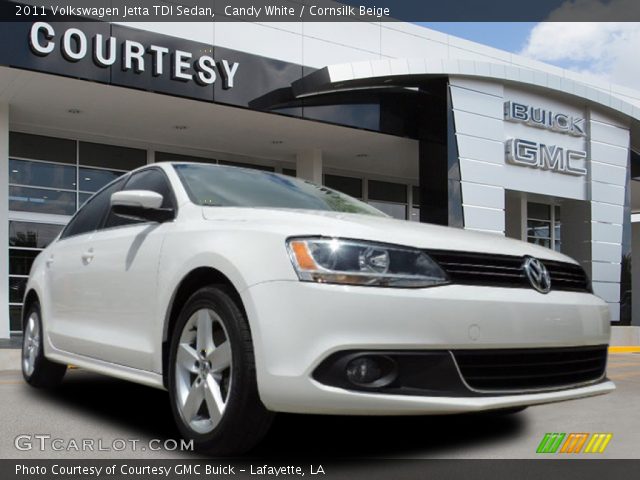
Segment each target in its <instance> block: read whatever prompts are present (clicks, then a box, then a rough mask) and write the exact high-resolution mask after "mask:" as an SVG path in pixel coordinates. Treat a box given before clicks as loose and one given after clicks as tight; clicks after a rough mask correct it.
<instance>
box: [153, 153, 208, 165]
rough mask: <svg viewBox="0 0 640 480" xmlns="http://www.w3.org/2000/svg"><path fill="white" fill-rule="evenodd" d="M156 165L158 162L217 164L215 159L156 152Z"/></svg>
mask: <svg viewBox="0 0 640 480" xmlns="http://www.w3.org/2000/svg"><path fill="white" fill-rule="evenodd" d="M155 161H156V163H160V162H198V163H218V161H217V160H216V159H215V158H204V157H192V156H191V155H178V154H177V153H167V152H156V158H155Z"/></svg>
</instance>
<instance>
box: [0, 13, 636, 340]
mask: <svg viewBox="0 0 640 480" xmlns="http://www.w3.org/2000/svg"><path fill="white" fill-rule="evenodd" d="M639 120H640V91H636V90H631V89H628V88H623V87H620V86H617V85H613V84H610V83H605V82H602V81H599V80H594V79H593V78H590V77H587V76H584V75H581V74H578V73H575V72H571V71H567V70H563V69H561V68H557V67H554V66H550V65H546V64H543V63H540V62H535V61H532V60H530V59H527V58H524V57H521V56H518V55H515V54H511V53H508V52H504V51H501V50H496V49H494V48H489V47H487V46H484V45H480V44H477V43H473V42H469V41H467V40H462V39H459V38H455V37H452V36H449V35H445V34H443V33H439V32H436V31H433V30H429V29H427V28H423V27H421V26H418V25H414V24H410V23H403V22H364V21H354V22H350V23H344V22H340V23H320V22H318V23H296V22H286V23H252V22H219V23H215V24H214V23H166V22H165V23H154V24H132V23H127V24H122V23H109V22H84V21H80V20H79V21H75V22H72V21H68V22H51V23H47V22H44V21H38V19H37V18H33V21H31V22H24V23H20V22H12V23H5V24H3V25H1V26H0V172H1V175H0V217H1V218H2V219H3V220H2V222H0V251H2V252H4V254H2V255H1V256H0V309H2V310H1V311H2V314H1V315H0V338H7V337H9V336H10V333H13V332H17V331H19V330H20V309H21V305H22V298H23V293H24V286H25V283H26V279H27V276H28V274H29V268H30V265H31V263H32V261H33V259H34V258H35V256H36V255H38V253H39V251H41V250H42V249H43V248H44V247H46V245H47V244H48V243H49V242H51V241H52V240H53V239H54V238H55V237H56V235H57V234H58V233H59V231H60V230H61V228H62V227H63V226H64V225H65V224H66V222H68V220H69V219H70V218H71V215H73V213H74V212H75V211H76V209H77V208H78V207H79V206H81V205H82V204H83V202H84V201H85V200H86V199H87V198H88V197H89V196H90V195H91V194H92V193H93V192H95V191H97V190H98V189H99V188H101V187H102V186H103V185H105V184H106V183H107V182H109V181H111V180H112V179H114V178H116V177H117V176H119V175H122V174H123V173H124V172H127V171H129V170H132V169H135V168H137V167H139V166H141V165H145V164H148V163H154V162H162V161H171V160H174V161H184V160H188V161H197V162H207V163H219V164H228V165H240V166H246V167H251V168H257V169H261V170H265V171H271V172H277V173H283V174H286V175H292V176H298V177H302V178H305V179H309V180H312V181H315V182H319V183H323V184H325V185H327V186H330V187H332V188H335V189H337V190H340V191H343V192H346V193H348V194H349V195H352V196H354V197H357V198H360V199H362V200H364V201H365V202H368V203H370V204H372V205H374V206H375V207H377V208H379V209H380V210H382V211H384V212H386V213H387V214H389V215H391V216H393V217H396V218H402V219H406V220H408V221H416V222H429V223H436V224H441V225H449V226H452V227H456V228H464V229H468V230H477V231H482V232H487V234H489V235H506V236H508V237H513V238H518V239H522V240H524V241H528V242H533V243H537V244H539V245H543V246H546V247H548V248H552V249H555V250H559V251H561V252H563V253H566V254H568V255H570V256H572V257H573V258H575V259H577V260H578V261H579V262H580V263H581V264H582V265H583V266H584V268H585V269H586V271H587V273H588V274H589V276H590V278H591V280H592V284H593V290H594V292H595V294H596V295H599V296H600V297H602V298H603V299H604V300H605V301H606V302H607V303H608V304H609V307H610V311H611V318H612V322H613V325H614V326H615V327H616V328H615V329H614V339H613V342H614V343H617V344H625V345H634V344H640V335H639V334H638V329H639V326H640V272H636V270H640V261H636V262H635V263H634V264H633V266H632V261H631V259H632V252H633V250H634V249H635V250H636V251H637V252H639V253H638V255H640V223H637V224H634V223H633V222H634V217H635V215H634V212H635V211H637V212H638V214H639V215H640V184H639V183H638V182H637V181H636V180H640V157H639V154H640V123H639ZM639 220H640V218H639ZM636 226H637V227H638V228H636ZM634 280H635V281H634ZM636 290H638V292H636ZM636 297H637V298H638V303H637V304H636V305H637V306H636V308H632V304H633V303H634V302H633V300H634V299H635V298H636Z"/></svg>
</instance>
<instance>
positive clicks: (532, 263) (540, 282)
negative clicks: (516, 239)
mask: <svg viewBox="0 0 640 480" xmlns="http://www.w3.org/2000/svg"><path fill="white" fill-rule="evenodd" d="M522 268H523V270H524V273H525V275H526V276H527V278H528V279H529V283H530V284H531V286H532V287H533V288H535V289H536V290H537V291H539V292H540V293H549V291H550V290H551V276H550V275H549V270H547V267H545V266H544V264H543V263H542V262H541V261H540V260H538V259H537V258H533V257H525V259H524V264H523V265H522Z"/></svg>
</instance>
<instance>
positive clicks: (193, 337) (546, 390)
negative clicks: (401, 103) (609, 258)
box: [22, 163, 614, 454]
mask: <svg viewBox="0 0 640 480" xmlns="http://www.w3.org/2000/svg"><path fill="white" fill-rule="evenodd" d="M24 305H25V306H24V315H23V319H24V348H23V360H22V367H23V371H24V377H25V379H26V380H27V382H29V383H30V384H31V385H33V386H37V387H45V386H52V385H55V384H57V383H58V382H60V381H61V379H62V377H63V375H64V373H65V369H66V365H67V364H69V363H71V364H74V365H78V366H80V367H82V368H86V369H90V370H94V371H97V372H101V373H105V374H107V375H112V376H115V377H120V378H124V379H127V380H131V381H134V382H139V383H143V384H146V385H151V386H154V387H158V388H165V389H167V390H168V391H169V394H170V399H171V404H172V408H173V413H174V416H175V420H176V422H177V424H178V426H179V428H180V431H181V433H182V434H183V435H184V436H185V437H187V438H189V439H194V441H195V445H196V446H197V447H200V448H201V449H206V450H208V451H210V452H213V453H218V454H230V453H239V452H241V451H243V450H247V449H248V448H250V447H251V446H253V445H254V444H255V443H256V442H257V441H258V440H259V439H260V438H261V436H262V435H263V434H264V433H265V432H266V430H267V429H268V427H269V424H270V421H271V418H272V415H273V414H272V412H302V413H327V414H357V415H383V414H384V415H388V414H402V415H405V414H406V415H414V414H445V413H458V412H475V411H481V410H496V411H507V412H508V411H515V410H518V409H522V408H524V407H525V406H529V405H535V404H541V403H547V402H555V401H560V400H568V399H573V398H579V397H586V396H590V395H597V394H602V393H606V392H609V391H611V390H613V388H614V386H613V384H612V383H611V382H610V381H608V380H607V379H606V378H605V366H606V355H607V343H608V340H609V314H608V308H607V305H606V304H605V303H604V302H603V301H602V300H600V299H599V298H598V297H596V296H594V295H593V294H592V293H591V288H590V283H589V280H588V278H587V276H586V274H585V272H584V271H583V269H582V268H581V267H580V266H579V265H578V264H577V263H576V262H575V261H573V260H572V259H570V258H568V257H566V256H564V255H561V254H559V253H556V252H553V251H551V250H548V249H545V248H541V247H536V246H534V245H530V244H527V243H523V242H519V241H515V240H510V239H507V238H503V237H499V236H495V235H489V234H482V233H472V232H468V231H463V230H458V229H452V228H445V227H438V226H433V225H426V224H416V223H411V222H406V221H399V220H393V219H391V218H388V217H387V216H385V215H384V214H382V213H381V212H379V211H378V210H376V209H374V208H372V207H370V206H368V205H366V204H364V203H362V202H360V201H358V200H355V199H353V198H350V197H348V196H345V195H343V194H341V193H338V192H335V191H333V190H330V189H328V188H325V187H322V186H319V185H315V184H312V183H309V182H305V181H302V180H298V179H295V178H290V177H286V176H282V175H277V174H273V173H265V172H258V171H253V170H246V169H239V168H233V167H223V166H215V165H206V164H187V163H176V164H169V163H166V164H156V165H152V166H147V167H143V168H142V169H139V170H136V171H134V172H132V173H130V174H128V175H126V176H124V177H121V178H120V179H118V180H116V181H114V182H113V183H111V184H109V185H108V186H106V187H105V188H104V189H102V190H101V191H100V192H98V193H97V194H95V195H94V196H93V197H92V198H91V199H90V200H89V201H88V202H87V203H86V204H85V205H84V206H83V207H82V208H81V209H80V210H79V211H78V212H77V213H76V215H75V216H74V217H73V219H72V220H71V221H70V222H69V224H68V225H67V227H66V228H65V229H64V230H63V232H62V233H61V234H60V237H59V238H58V239H56V240H55V241H54V242H53V243H52V244H51V245H50V246H49V247H48V248H47V249H46V250H44V251H43V252H42V253H41V254H40V255H39V256H38V257H37V259H36V261H35V263H34V265H33V267H32V270H31V275H30V278H29V281H28V284H27V289H26V296H25V302H24Z"/></svg>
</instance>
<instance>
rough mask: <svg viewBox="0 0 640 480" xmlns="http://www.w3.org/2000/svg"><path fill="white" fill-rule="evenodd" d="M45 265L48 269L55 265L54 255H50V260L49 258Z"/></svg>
mask: <svg viewBox="0 0 640 480" xmlns="http://www.w3.org/2000/svg"><path fill="white" fill-rule="evenodd" d="M45 263H46V264H47V267H50V266H51V265H53V255H50V256H49V258H47V261H46V262H45Z"/></svg>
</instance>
